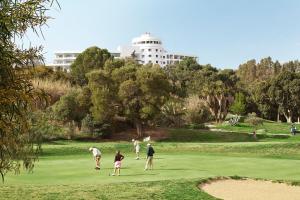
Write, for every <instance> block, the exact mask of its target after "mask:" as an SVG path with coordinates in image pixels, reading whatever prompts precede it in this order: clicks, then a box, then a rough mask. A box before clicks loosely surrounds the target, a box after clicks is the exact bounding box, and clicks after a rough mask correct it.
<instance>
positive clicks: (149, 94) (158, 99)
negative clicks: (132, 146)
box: [88, 60, 170, 137]
mask: <svg viewBox="0 0 300 200" xmlns="http://www.w3.org/2000/svg"><path fill="white" fill-rule="evenodd" d="M111 66H115V65H111ZM107 69H108V68H106V70H98V71H93V72H91V73H89V74H88V77H89V87H90V89H91V91H92V102H93V107H92V113H93V115H94V118H95V119H98V120H99V121H100V122H103V121H105V120H106V121H107V120H108V119H113V120H121V119H122V120H128V121H131V122H132V123H134V125H135V127H136V129H137V134H138V136H139V137H142V136H143V128H142V126H143V124H146V123H147V122H148V121H149V120H152V119H153V118H154V117H155V116H156V115H157V114H158V113H159V111H160V109H161V106H162V105H163V104H164V103H165V101H166V100H167V99H168V96H169V91H170V86H169V82H168V80H167V77H166V75H165V73H164V72H163V70H162V69H161V68H160V67H156V66H150V65H149V66H141V65H139V64H137V63H136V62H134V61H132V60H129V61H127V62H126V63H125V65H124V66H122V67H117V68H114V69H113V70H108V71H107Z"/></svg>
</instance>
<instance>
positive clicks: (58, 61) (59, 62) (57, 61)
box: [47, 51, 80, 72]
mask: <svg viewBox="0 0 300 200" xmlns="http://www.w3.org/2000/svg"><path fill="white" fill-rule="evenodd" d="M79 54H80V52H71V51H69V52H56V53H54V55H55V58H54V60H53V63H52V64H48V65H47V66H49V67H52V68H54V69H55V70H57V69H59V68H60V69H61V70H63V71H66V72H70V66H71V64H72V63H73V62H74V61H75V59H76V57H77V56H78V55H79Z"/></svg>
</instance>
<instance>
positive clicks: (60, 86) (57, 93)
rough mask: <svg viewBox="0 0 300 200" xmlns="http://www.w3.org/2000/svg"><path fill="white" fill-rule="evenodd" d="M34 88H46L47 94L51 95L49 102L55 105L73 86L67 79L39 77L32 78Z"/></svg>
mask: <svg viewBox="0 0 300 200" xmlns="http://www.w3.org/2000/svg"><path fill="white" fill-rule="evenodd" d="M32 84H33V86H34V88H37V89H41V90H44V91H45V92H46V94H48V95H49V96H50V101H49V104H50V105H53V104H54V103H55V102H57V101H58V100H59V99H60V97H61V96H63V95H65V94H66V93H68V92H69V91H70V90H71V89H72V87H71V84H70V83H69V82H67V81H62V80H58V81H53V80H51V79H39V78H35V79H33V80H32Z"/></svg>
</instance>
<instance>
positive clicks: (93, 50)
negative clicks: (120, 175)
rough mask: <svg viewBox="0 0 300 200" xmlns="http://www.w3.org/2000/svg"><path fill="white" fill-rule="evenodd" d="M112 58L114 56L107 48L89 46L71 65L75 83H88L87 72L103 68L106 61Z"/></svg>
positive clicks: (81, 84)
mask: <svg viewBox="0 0 300 200" xmlns="http://www.w3.org/2000/svg"><path fill="white" fill-rule="evenodd" d="M111 58H112V56H111V54H110V53H109V52H108V50H107V49H100V48H98V47H90V48H87V49H86V50H85V51H84V52H82V53H81V54H79V55H78V56H77V58H76V60H75V61H74V63H72V65H71V75H72V76H73V78H74V81H75V83H76V84H78V85H80V86H83V85H86V84H87V78H86V73H88V72H90V71H92V70H93V69H103V67H104V64H105V62H106V61H107V60H109V59H111Z"/></svg>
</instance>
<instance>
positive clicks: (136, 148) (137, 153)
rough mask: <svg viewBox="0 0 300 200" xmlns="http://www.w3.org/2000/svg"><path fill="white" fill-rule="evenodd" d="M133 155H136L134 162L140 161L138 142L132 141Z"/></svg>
mask: <svg viewBox="0 0 300 200" xmlns="http://www.w3.org/2000/svg"><path fill="white" fill-rule="evenodd" d="M132 142H133V146H134V150H135V154H136V158H135V159H136V160H138V159H140V142H139V141H138V140H135V139H132Z"/></svg>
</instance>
